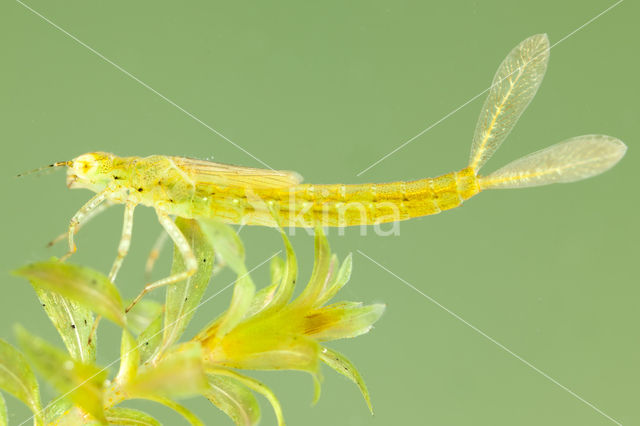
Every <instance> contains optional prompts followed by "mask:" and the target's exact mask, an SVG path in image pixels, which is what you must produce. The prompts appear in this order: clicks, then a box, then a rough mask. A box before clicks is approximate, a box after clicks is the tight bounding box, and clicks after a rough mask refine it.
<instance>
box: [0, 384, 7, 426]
mask: <svg viewBox="0 0 640 426" xmlns="http://www.w3.org/2000/svg"><path fill="white" fill-rule="evenodd" d="M7 424H9V420H7V403H6V402H5V400H4V396H2V393H1V392H0V426H7Z"/></svg>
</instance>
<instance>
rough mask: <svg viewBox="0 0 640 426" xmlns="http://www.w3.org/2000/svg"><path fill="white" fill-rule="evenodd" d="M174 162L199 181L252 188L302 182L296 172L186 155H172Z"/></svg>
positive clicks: (290, 184)
mask: <svg viewBox="0 0 640 426" xmlns="http://www.w3.org/2000/svg"><path fill="white" fill-rule="evenodd" d="M171 158H172V160H173V162H174V163H175V164H176V166H178V167H179V168H181V169H182V170H184V171H185V172H186V173H188V174H189V175H191V176H193V178H194V179H195V180H196V181H197V182H199V183H204V182H206V183H212V184H216V185H221V186H248V187H252V188H272V187H283V186H284V187H287V186H293V185H297V184H299V183H300V182H302V177H301V176H300V175H299V174H298V173H296V172H290V171H282V170H269V169H254V168H251V167H241V166H232V165H229V164H222V163H213V162H211V161H205V160H198V159H195V158H186V157H171Z"/></svg>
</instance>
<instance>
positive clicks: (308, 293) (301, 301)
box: [293, 227, 331, 306]
mask: <svg viewBox="0 0 640 426" xmlns="http://www.w3.org/2000/svg"><path fill="white" fill-rule="evenodd" d="M315 234H316V236H315V261H314V263H313V271H312V272H311V278H310V279H309V283H308V284H307V286H306V287H305V289H304V290H303V291H302V293H301V294H300V296H298V298H297V299H296V300H295V301H294V302H293V303H294V304H296V305H299V306H315V305H317V300H318V299H319V297H320V295H321V294H322V293H323V292H324V291H325V288H326V286H327V285H328V281H329V279H330V277H331V271H330V268H329V266H330V265H331V250H330V249H329V242H328V241H327V237H325V235H324V232H323V231H322V228H321V227H317V228H316V230H315Z"/></svg>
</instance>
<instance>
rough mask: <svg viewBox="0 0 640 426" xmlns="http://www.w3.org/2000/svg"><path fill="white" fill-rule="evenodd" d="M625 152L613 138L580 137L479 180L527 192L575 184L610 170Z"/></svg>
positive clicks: (602, 136) (486, 186) (622, 144)
mask: <svg viewBox="0 0 640 426" xmlns="http://www.w3.org/2000/svg"><path fill="white" fill-rule="evenodd" d="M626 150H627V146H626V145H625V144H624V143H622V142H621V141H620V140H618V139H616V138H614V137H611V136H606V135H585V136H577V137H575V138H571V139H569V140H566V141H564V142H560V143H557V144H555V145H552V146H550V147H548V148H545V149H543V150H541V151H538V152H534V153H533V154H529V155H527V156H525V157H522V158H520V159H519V160H516V161H513V162H512V163H509V164H507V165H506V166H504V167H503V168H501V169H499V170H497V171H495V172H493V173H491V174H490V175H489V176H486V177H482V178H480V186H481V187H482V188H483V189H489V188H525V187H528V186H540V185H547V184H550V183H560V182H563V183H564V182H575V181H577V180H582V179H586V178H588V177H591V176H595V175H598V174H600V173H603V172H605V171H607V170H609V169H610V168H611V167H613V166H614V165H615V164H616V163H617V162H618V161H620V159H621V158H622V157H623V156H624V154H625V152H626Z"/></svg>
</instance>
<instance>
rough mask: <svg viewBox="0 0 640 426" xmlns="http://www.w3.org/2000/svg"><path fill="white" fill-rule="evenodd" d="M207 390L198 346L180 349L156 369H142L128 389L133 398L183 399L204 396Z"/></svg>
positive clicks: (181, 346) (200, 349)
mask: <svg viewBox="0 0 640 426" xmlns="http://www.w3.org/2000/svg"><path fill="white" fill-rule="evenodd" d="M207 388H208V384H207V380H206V377H205V374H204V365H203V362H202V347H201V346H200V344H199V343H198V342H189V343H184V344H182V345H179V346H178V347H176V348H174V349H173V350H172V351H170V352H167V353H166V354H165V355H163V357H162V358H160V360H159V361H158V362H157V363H156V364H155V365H148V366H145V368H140V370H139V372H138V374H137V376H136V377H135V379H133V380H132V381H131V382H129V384H128V385H127V386H126V387H125V389H126V392H127V393H128V394H129V395H131V396H132V397H147V396H150V395H155V396H164V397H171V398H180V397H187V396H193V395H198V394H202V393H203V392H205V391H206V390H207Z"/></svg>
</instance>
